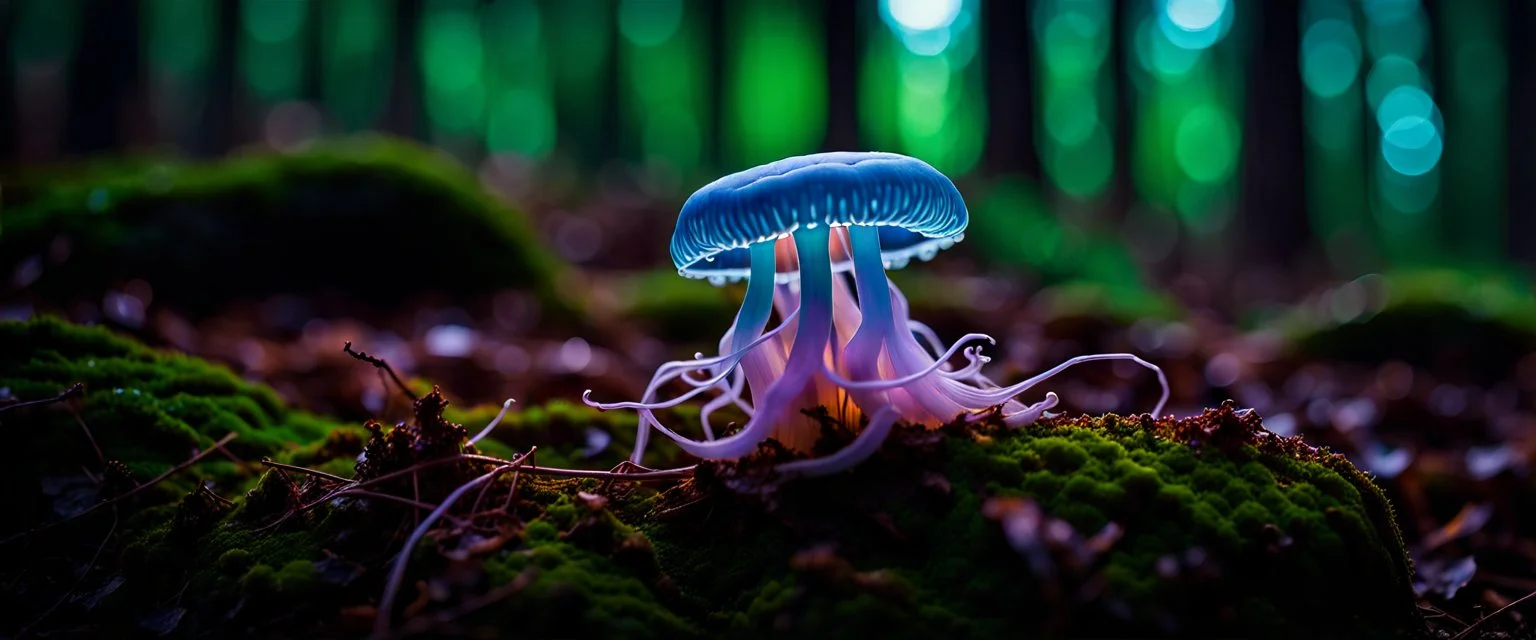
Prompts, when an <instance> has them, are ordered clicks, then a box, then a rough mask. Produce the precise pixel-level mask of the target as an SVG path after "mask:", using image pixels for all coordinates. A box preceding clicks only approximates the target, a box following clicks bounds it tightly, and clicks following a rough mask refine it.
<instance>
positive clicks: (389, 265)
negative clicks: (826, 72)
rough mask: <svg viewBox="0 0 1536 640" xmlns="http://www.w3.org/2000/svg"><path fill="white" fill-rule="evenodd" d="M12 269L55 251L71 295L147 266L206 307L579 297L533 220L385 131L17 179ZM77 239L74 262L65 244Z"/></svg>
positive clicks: (563, 307) (43, 289)
mask: <svg viewBox="0 0 1536 640" xmlns="http://www.w3.org/2000/svg"><path fill="white" fill-rule="evenodd" d="M5 208H6V209H5V219H4V221H3V227H0V265H6V268H10V267H12V266H15V265H18V264H22V263H23V262H24V261H27V260H31V259H36V260H39V261H40V262H39V265H38V266H40V267H41V271H40V273H39V275H38V276H37V279H36V281H35V282H32V283H31V284H30V285H29V287H28V288H29V290H30V291H31V292H33V293H34V294H36V295H39V296H41V297H42V298H43V299H45V300H65V301H71V300H72V299H73V297H74V296H79V295H82V294H89V293H90V292H97V293H96V294H95V295H98V296H99V295H100V293H101V292H102V291H104V290H105V289H106V288H107V287H110V286H113V285H114V284H116V283H117V282H119V281H126V280H129V279H133V278H143V279H145V280H146V281H148V282H149V283H150V284H151V285H153V287H154V292H155V296H156V298H157V299H159V300H173V301H175V304H176V305H178V306H181V307H184V308H189V309H192V310H198V309H200V308H204V307H211V306H214V305H217V304H219V303H220V302H222V301H225V300H228V299H230V298H235V297H247V296H265V295H270V294H277V293H283V294H302V293H310V292H316V291H345V292H346V293H347V294H348V295H351V296H356V297H357V298H359V299H361V300H363V301H381V302H389V301H394V300H398V299H399V298H400V297H401V296H402V295H408V294H411V293H415V292H419V291H427V290H431V291H435V292H444V293H448V294H454V295H464V294H471V293H477V292H484V291H492V290H497V289H503V288H505V289H522V290H529V291H532V292H534V293H536V294H537V295H538V296H539V297H540V299H541V301H542V303H543V304H544V308H545V310H546V311H548V312H549V313H552V314H556V315H559V314H561V313H568V312H570V311H571V309H572V308H573V303H572V298H571V297H569V296H567V295H565V294H564V293H562V291H561V288H560V287H559V285H558V283H557V282H556V281H557V279H558V278H559V277H560V271H561V267H560V266H559V263H558V262H557V261H556V260H555V259H554V258H553V256H552V255H551V253H550V252H548V251H547V250H546V249H545V248H544V247H542V246H541V245H540V241H539V240H538V239H537V238H536V236H535V235H534V234H533V232H532V231H531V229H530V228H529V225H528V224H527V223H526V221H525V220H524V219H523V218H522V217H521V216H520V215H519V214H518V213H516V212H515V211H513V210H511V209H510V208H508V207H507V206H505V205H504V204H502V203H500V202H499V201H498V200H497V199H496V198H494V197H493V196H492V195H491V194H489V193H487V192H486V191H485V190H484V189H483V188H481V187H480V185H479V184H478V183H477V181H476V180H475V178H474V176H473V175H472V174H471V173H469V172H468V171H466V170H465V169H464V168H463V167H462V166H460V165H459V164H457V163H456V162H454V161H453V160H452V159H450V158H447V157H445V156H443V155H441V154H439V153H437V152H434V151H432V150H430V149H427V148H425V147H421V146H419V145H416V144H413V143H409V142H405V141H397V140H392V139H388V138H381V137H377V136H367V137H359V138H353V139H342V140H337V141H331V142H325V143H317V144H316V145H314V146H312V147H310V148H308V149H306V150H304V151H302V152H296V153H292V154H275V153H259V154H251V155H239V156H233V157H230V158H228V159H224V160H221V161H218V162H214V163H191V162H185V161H164V162H154V161H148V160H143V159H135V160H131V161H125V162H123V163H121V164H118V165H103V164H101V163H94V164H89V165H85V166H82V167H78V168H75V169H74V170H69V169H54V170H49V171H44V172H35V173H33V174H22V175H20V176H18V177H17V179H16V180H12V181H10V183H9V184H7V185H6V188H5ZM57 238H66V239H67V240H68V243H67V245H66V246H67V247H68V250H67V254H68V256H69V257H68V258H66V259H63V260H62V261H59V260H57V258H59V257H60V256H59V255H57V253H58V252H57V251H55V250H53V249H51V248H53V247H56V246H59V245H56V244H55V239H57Z"/></svg>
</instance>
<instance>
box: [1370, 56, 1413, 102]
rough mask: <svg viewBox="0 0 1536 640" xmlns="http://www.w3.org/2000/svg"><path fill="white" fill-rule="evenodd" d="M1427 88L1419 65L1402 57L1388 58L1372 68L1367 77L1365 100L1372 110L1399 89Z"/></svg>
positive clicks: (1378, 61)
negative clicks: (1389, 94) (1405, 87)
mask: <svg viewBox="0 0 1536 640" xmlns="http://www.w3.org/2000/svg"><path fill="white" fill-rule="evenodd" d="M1404 86H1408V87H1420V88H1427V87H1428V82H1427V80H1426V79H1425V77H1424V74H1423V73H1421V72H1420V71H1419V65H1418V64H1417V63H1415V62H1413V61H1412V60H1409V59H1407V58H1404V57H1402V56H1387V57H1384V58H1382V59H1380V60H1377V61H1376V64H1374V65H1372V66H1371V72H1370V74H1369V75H1367V76H1366V77H1365V100H1366V103H1367V104H1370V105H1371V108H1372V109H1375V108H1376V107H1378V106H1380V105H1381V100H1382V98H1385V97H1387V94H1388V93H1391V92H1392V91H1393V90H1395V89H1397V88H1398V87H1404Z"/></svg>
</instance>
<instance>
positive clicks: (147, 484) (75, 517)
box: [0, 431, 239, 545]
mask: <svg viewBox="0 0 1536 640" xmlns="http://www.w3.org/2000/svg"><path fill="white" fill-rule="evenodd" d="M237 436H239V434H237V433H235V432H233V431H231V432H230V433H229V434H227V435H225V436H224V437H223V438H219V440H218V442H215V443H213V446H211V447H205V448H204V449H203V450H202V451H199V452H197V455H195V456H192V457H191V458H190V459H188V460H187V461H186V462H183V463H181V464H178V465H176V466H174V467H171V468H170V469H167V470H166V472H165V473H162V474H160V475H158V476H155V477H154V479H153V480H150V481H149V482H145V483H143V484H141V485H139V486H137V487H134V488H132V489H130V490H128V491H126V492H124V493H123V494H122V495H120V496H116V497H114V498H111V499H108V500H103V501H101V502H98V503H96V504H94V505H91V508H89V509H86V510H85V511H81V512H80V513H77V514H75V515H73V516H70V517H68V518H65V519H63V520H55V521H53V522H50V523H48V524H45V525H43V526H41V527H37V528H35V529H29V530H27V531H23V532H21V533H18V534H15V535H13V536H11V537H8V538H6V539H4V540H0V545H3V544H6V543H9V542H12V541H14V540H17V539H20V538H24V537H26V536H29V535H32V534H34V533H41V532H43V531H47V530H49V529H52V528H54V527H56V526H59V525H62V524H65V523H69V522H74V521H76V520H79V519H81V518H84V517H85V516H88V515H90V514H92V513H95V512H96V511H97V510H98V509H101V508H102V507H107V506H112V505H115V504H117V503H119V502H122V501H124V500H127V499H128V498H132V497H133V496H135V495H138V494H139V492H140V491H143V490H145V489H148V488H150V487H153V486H155V485H157V484H159V483H160V482H161V481H163V480H165V479H166V478H169V477H171V476H173V475H175V474H177V473H180V472H182V471H185V470H187V468H188V467H191V466H192V465H195V464H197V463H198V462H200V461H201V460H202V459H203V458H206V457H208V454H211V453H213V452H214V451H217V450H218V448H219V447H222V446H224V445H226V444H229V441H230V440H234V439H235V438H236V437H237Z"/></svg>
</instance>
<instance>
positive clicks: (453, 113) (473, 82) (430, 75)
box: [420, 0, 486, 134]
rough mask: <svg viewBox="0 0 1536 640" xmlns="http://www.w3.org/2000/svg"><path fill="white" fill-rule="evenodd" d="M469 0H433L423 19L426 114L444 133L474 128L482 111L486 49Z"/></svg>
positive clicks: (470, 132) (476, 130)
mask: <svg viewBox="0 0 1536 640" xmlns="http://www.w3.org/2000/svg"><path fill="white" fill-rule="evenodd" d="M473 7H474V4H473V3H471V2H462V1H460V2H453V1H451V0H434V1H432V2H429V3H428V4H427V6H426V8H425V15H424V16H422V21H421V41H420V47H421V65H422V75H423V77H424V78H425V80H426V83H425V84H426V87H425V89H426V103H427V116H428V118H429V119H430V120H431V121H432V125H433V127H434V129H436V130H437V131H439V132H441V133H448V134H472V133H478V132H479V130H480V127H481V123H482V122H483V119H484V116H485V107H486V104H485V103H486V87H485V84H484V82H483V78H484V70H485V50H484V47H483V45H482V42H481V39H480V21H479V18H478V16H477V15H476V13H475V11H474V9H473Z"/></svg>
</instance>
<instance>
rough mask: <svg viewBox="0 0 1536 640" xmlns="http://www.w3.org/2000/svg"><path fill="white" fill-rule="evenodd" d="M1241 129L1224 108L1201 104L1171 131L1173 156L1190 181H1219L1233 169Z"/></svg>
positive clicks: (1233, 171)
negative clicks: (1175, 131)
mask: <svg viewBox="0 0 1536 640" xmlns="http://www.w3.org/2000/svg"><path fill="white" fill-rule="evenodd" d="M1241 138H1242V132H1241V130H1240V129H1239V128H1238V125H1237V122H1236V120H1235V119H1234V118H1233V117H1232V114H1231V113H1230V112H1229V111H1227V110H1226V109H1224V108H1222V107H1220V106H1218V105H1215V104H1201V105H1199V106H1196V107H1195V108H1193V109H1191V110H1190V111H1189V113H1187V114H1185V115H1184V118H1183V120H1182V121H1180V122H1179V128H1178V131H1177V133H1175V134H1174V143H1173V145H1174V146H1173V152H1174V158H1175V159H1176V160H1177V161H1178V163H1179V168H1180V169H1182V170H1183V171H1184V174H1185V175H1187V176H1189V178H1190V179H1191V180H1194V181H1196V182H1204V183H1219V182H1223V181H1226V180H1227V179H1229V178H1231V177H1232V175H1233V174H1234V173H1235V172H1236V170H1237V157H1238V151H1239V149H1240V147H1241V144H1240V143H1241Z"/></svg>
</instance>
